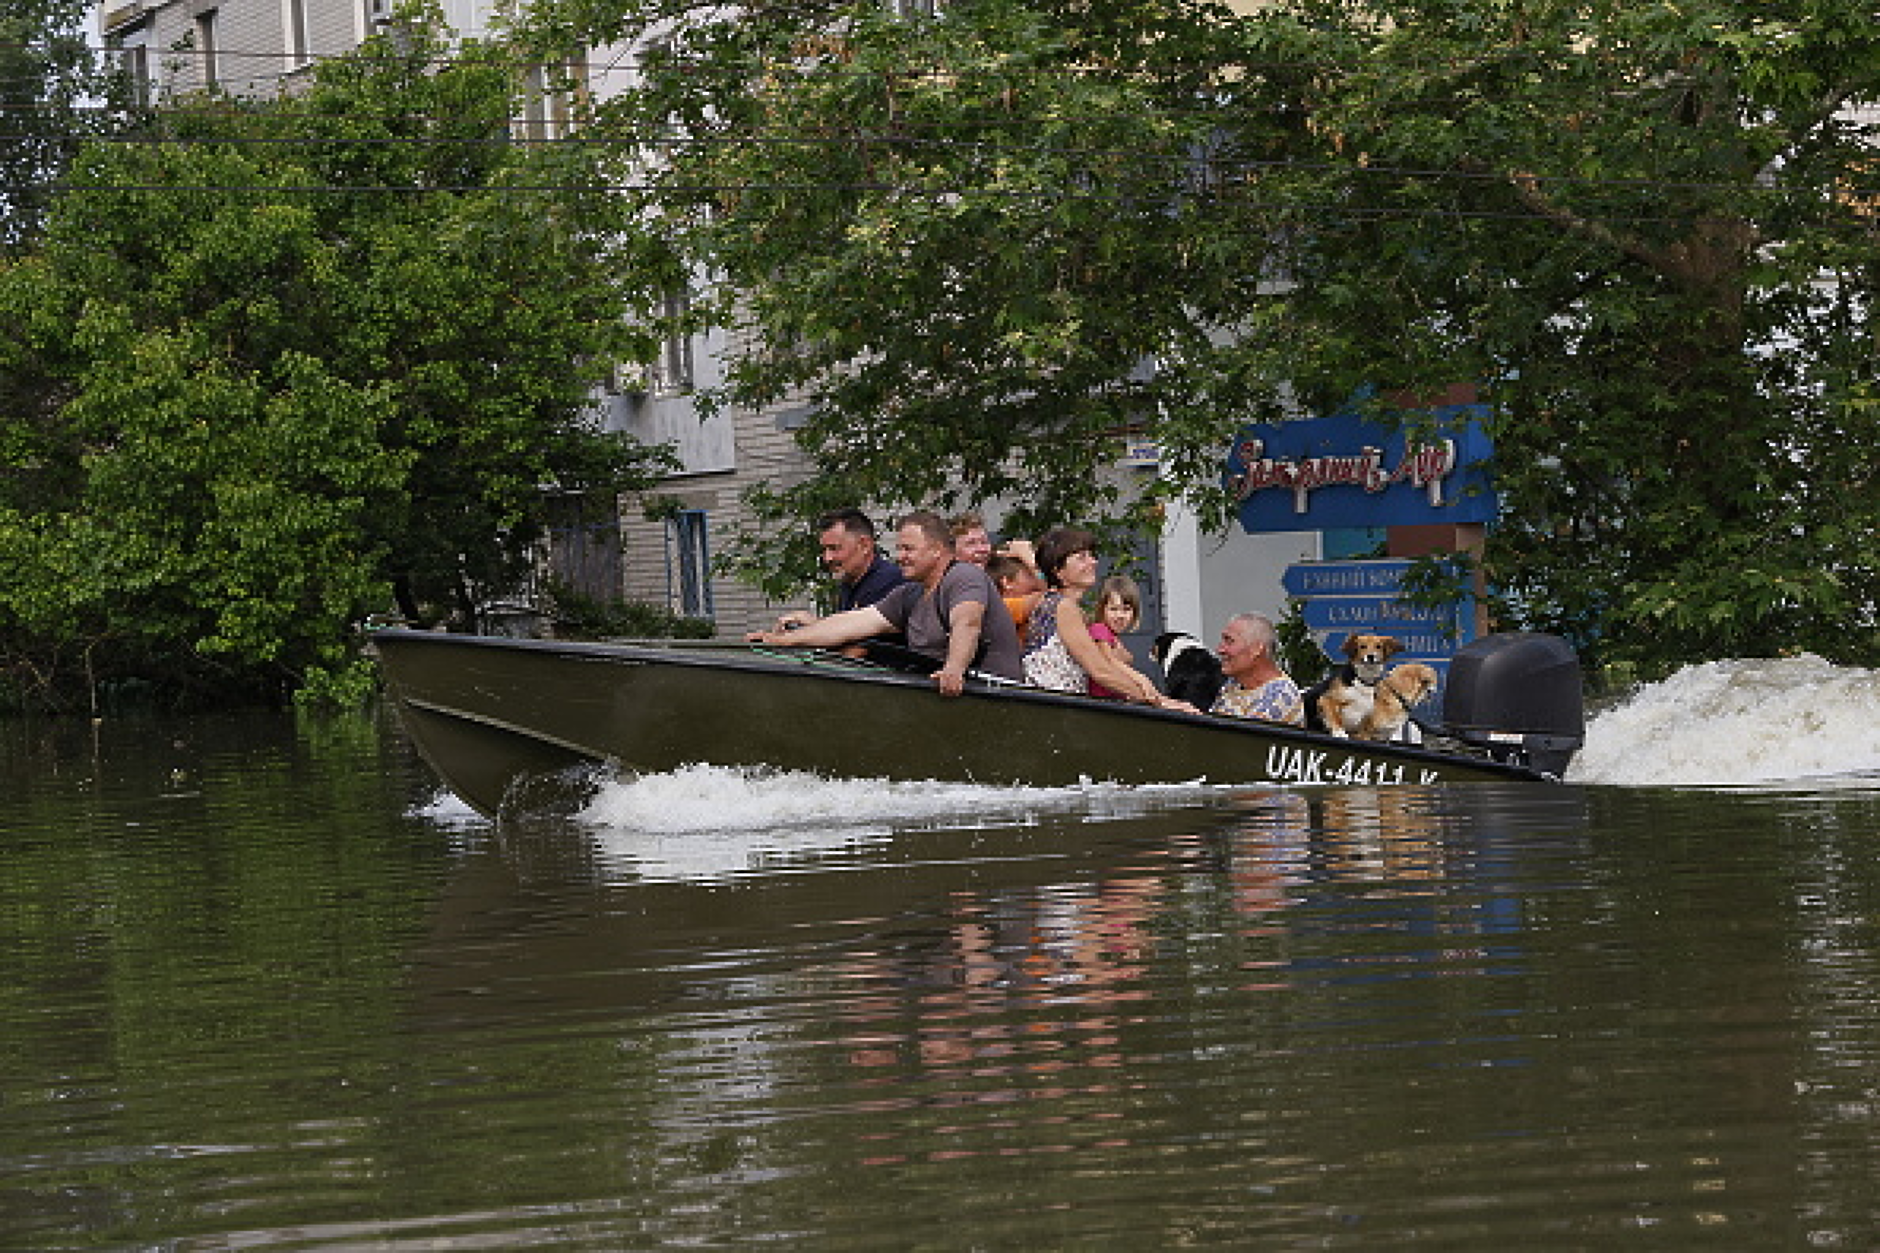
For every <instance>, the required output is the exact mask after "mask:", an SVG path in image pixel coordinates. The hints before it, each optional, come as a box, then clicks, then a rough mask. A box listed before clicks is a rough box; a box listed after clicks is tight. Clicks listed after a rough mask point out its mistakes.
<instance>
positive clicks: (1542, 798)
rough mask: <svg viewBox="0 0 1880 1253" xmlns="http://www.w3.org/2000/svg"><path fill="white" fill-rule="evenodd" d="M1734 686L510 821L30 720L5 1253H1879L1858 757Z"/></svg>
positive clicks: (15, 786)
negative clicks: (1700, 700) (1162, 763)
mask: <svg viewBox="0 0 1880 1253" xmlns="http://www.w3.org/2000/svg"><path fill="white" fill-rule="evenodd" d="M1737 677H1739V678H1740V677H1741V676H1737ZM1770 682H1772V683H1774V684H1776V685H1777V687H1778V688H1779V690H1780V694H1785V695H1789V696H1795V695H1799V694H1800V693H1801V690H1802V688H1803V687H1807V691H1809V692H1814V691H1816V690H1817V688H1818V687H1819V685H1821V684H1824V683H1825V684H1829V685H1835V684H1841V685H1845V684H1849V683H1852V684H1854V685H1856V686H1858V685H1860V684H1862V683H1864V684H1865V687H1864V688H1862V689H1861V690H1863V691H1870V690H1871V689H1872V687H1873V676H1871V675H1866V674H1860V673H1856V672H1848V671H1840V672H1834V673H1830V674H1827V675H1826V676H1823V675H1821V674H1817V673H1810V674H1800V673H1782V674H1778V675H1777V676H1776V677H1775V678H1773V679H1771V680H1770ZM1807 685H1815V686H1807ZM1720 686H1731V685H1729V684H1723V685H1720ZM1734 686H1737V687H1740V686H1742V685H1741V684H1740V683H1739V684H1736V685H1734ZM1767 695H1768V693H1767V691H1765V692H1764V696H1765V697H1767ZM1684 699H1686V700H1688V699H1689V698H1688V697H1685V698H1684ZM1795 703H1797V704H1800V702H1799V701H1798V702H1795ZM1760 708H1761V711H1762V713H1761V715H1760V717H1761V721H1759V722H1757V723H1755V724H1754V725H1753V726H1752V725H1751V724H1749V723H1744V724H1741V727H1742V729H1743V733H1744V734H1746V735H1750V734H1752V733H1753V739H1742V740H1737V739H1732V738H1730V735H1724V736H1721V737H1718V738H1717V740H1716V744H1715V747H1714V748H1713V750H1712V756H1711V759H1710V761H1709V762H1708V763H1707V766H1704V767H1694V766H1692V765H1691V763H1690V762H1689V760H1688V758H1689V757H1690V754H1691V751H1692V750H1691V748H1690V745H1689V743H1688V742H1684V741H1680V742H1677V743H1676V744H1673V743H1672V742H1671V741H1672V740H1673V739H1675V737H1668V736H1667V735H1666V733H1665V732H1664V730H1663V729H1662V726H1661V725H1660V724H1659V723H1657V722H1654V721H1653V720H1652V718H1651V717H1649V716H1646V715H1647V714H1648V713H1649V712H1650V711H1642V710H1640V709H1637V708H1633V709H1630V710H1627V711H1619V714H1618V715H1617V716H1616V718H1615V721H1613V722H1611V723H1608V724H1607V727H1608V728H1609V730H1608V734H1607V736H1606V738H1605V739H1604V740H1603V741H1602V740H1601V739H1600V737H1598V736H1595V746H1594V750H1589V760H1590V761H1591V762H1592V763H1593V764H1592V765H1591V767H1589V768H1590V769H1591V770H1593V771H1595V772H1596V773H1595V774H1594V776H1593V777H1592V778H1591V779H1584V778H1583V781H1581V782H1578V783H1575V784H1573V785H1569V786H1542V785H1513V786H1502V785H1477V786H1457V787H1450V788H1442V789H1416V788H1402V789H1371V788H1315V789H1266V790H1247V789H1225V788H1208V787H1200V786H1194V787H1178V788H1166V789H1115V788H1105V787H1096V786H1092V787H1085V788H1072V789H1053V790H1040V789H993V788H974V787H959V786H940V785H898V784H886V783H880V782H869V781H843V780H825V779H816V778H812V777H807V776H796V777H781V778H780V777H766V776H762V775H754V774H750V773H737V772H729V771H716V770H709V769H703V768H697V769H692V770H686V771H679V772H675V773H673V774H668V775H659V776H653V777H649V778H643V779H632V780H606V781H601V782H600V783H598V785H596V786H595V787H593V788H591V789H564V790H563V791H561V792H559V793H557V794H554V795H545V796H544V797H543V798H541V800H540V803H539V804H535V805H532V806H530V807H529V809H528V812H526V813H523V814H521V815H518V816H514V817H511V818H508V819H505V820H504V822H502V823H501V824H492V823H489V822H486V821H484V820H482V819H480V818H477V817H476V816H475V815H473V814H472V813H471V812H470V811H469V810H468V809H467V808H465V807H464V806H462V805H461V803H459V802H456V801H455V800H454V799H453V798H450V797H448V796H447V795H440V794H439V793H438V790H437V788H436V785H435V784H434V782H433V781H432V779H431V777H430V776H429V774H428V773H427V771H426V770H425V769H424V767H423V766H422V764H421V763H419V762H418V761H417V760H416V759H415V757H414V755H413V754H412V753H411V752H410V750H409V749H408V748H407V746H406V744H405V742H404V739H403V737H402V735H401V734H400V732H399V731H398V729H397V727H396V725H395V724H394V723H392V722H390V721H389V720H386V719H384V718H382V717H377V716H359V717H352V718H342V719H332V720H320V719H301V720H295V719H294V718H292V717H287V716H279V717H267V716H252V717H229V718H204V719H191V720H180V721H168V722H154V721H153V722H134V721H123V722H110V723H106V724H104V725H103V726H101V727H98V728H96V729H94V728H92V727H90V726H88V725H84V724H79V723H69V724H67V723H61V724H11V725H7V726H4V727H0V746H4V757H3V758H0V776H3V778H4V784H5V788H6V793H5V795H6V801H5V808H4V810H0V815H4V816H3V817H0V859H3V864H4V870H3V873H0V941H3V944H0V1024H3V1025H0V1109H3V1110H4V1118H0V1246H5V1247H9V1248H33V1249H61V1248H162V1249H176V1250H194V1249H224V1248H259V1247H265V1248H300V1249H472V1248H476V1249H483V1248H519V1247H531V1246H555V1247H575V1248H594V1249H619V1248H645V1247H653V1246H663V1245H703V1246H707V1247H722V1246H740V1245H747V1244H760V1243H761V1244H782V1245H784V1246H786V1247H807V1248H819V1249H829V1248H856V1249H862V1248H870V1249H872V1248H882V1247H899V1248H934V1249H964V1248H1021V1247H1034V1248H1036V1247H1112V1246H1115V1247H1134V1248H1143V1247H1163V1246H1169V1245H1177V1244H1191V1245H1219V1246H1225V1245H1238V1246H1241V1247H1270V1248H1307V1247H1310V1248H1327V1247H1331V1248H1350V1249H1372V1248H1402V1247H1411V1246H1415V1247H1428V1248H1442V1249H1456V1248H1482V1249H1490V1248H1494V1249H1503V1248H1506V1247H1508V1246H1509V1245H1510V1244H1511V1243H1516V1242H1519V1243H1525V1244H1528V1245H1533V1246H1537V1247H1543V1248H1585V1247H1597V1246H1604V1245H1606V1244H1609V1243H1615V1242H1619V1241H1624V1242H1627V1243H1628V1244H1631V1245H1634V1246H1641V1247H1655V1248H1656V1247H1692V1248H1698V1247H1702V1248H1748V1247H1800V1246H1807V1247H1827V1248H1866V1247H1872V1245H1873V1243H1874V1240H1875V1237H1876V1234H1877V1233H1880V1200H1877V1199H1876V1198H1875V1196H1874V1190H1873V1187H1872V1180H1873V1179H1874V1177H1875V1176H1876V1175H1877V1174H1880V1104H1877V1103H1880V1023H1877V1022H1876V1018H1877V1017H1880V925H1877V922H1880V868H1877V866H1880V859H1877V858H1876V856H1875V852H1876V848H1877V847H1880V775H1876V774H1875V773H1873V772H1875V771H1876V770H1880V743H1877V742H1876V741H1875V739H1874V738H1873V736H1874V733H1873V732H1872V731H1866V732H1865V735H1866V737H1867V738H1866V739H1865V740H1864V741H1860V742H1857V743H1855V744H1854V745H1853V746H1852V747H1851V748H1849V747H1848V746H1847V740H1848V738H1849V736H1850V735H1853V736H1855V737H1858V736H1859V735H1860V734H1861V732H1860V731H1858V730H1854V731H1850V730H1848V729H1847V728H1845V727H1840V728H1837V727H1830V728H1828V732H1829V733H1830V734H1831V736H1833V737H1836V742H1837V743H1840V744H1841V745H1842V747H1843V749H1844V750H1845V751H1844V752H1843V754H1842V755H1841V756H1840V757H1838V758H1837V759H1835V760H1833V761H1830V762H1826V763H1825V765H1824V763H1823V762H1821V761H1818V760H1816V757H1817V756H1819V754H1816V753H1815V747H1814V746H1813V745H1812V744H1811V743H1810V742H1809V741H1808V734H1809V733H1808V731H1807V729H1806V728H1805V727H1802V726H1800V724H1799V723H1798V724H1795V725H1789V724H1784V723H1780V722H1779V720H1778V724H1777V725H1773V726H1772V725H1771V723H1770V719H1769V716H1768V711H1769V710H1770V709H1771V708H1772V706H1771V704H1770V703H1769V701H1768V700H1767V699H1765V700H1764V701H1763V702H1762V704H1761V706H1760ZM1809 716H1812V717H1816V718H1819V717H1820V714H1819V710H1816V711H1815V712H1814V713H1812V714H1810V715H1809ZM1849 723H1850V725H1854V726H1858V725H1859V723H1858V720H1856V719H1852V718H1850V719H1849ZM1599 729H1600V727H1599V724H1597V723H1596V725H1595V730H1596V731H1598V730H1599ZM1732 734H1734V732H1732ZM1615 736H1617V737H1620V738H1618V739H1615V738H1614V737H1615ZM1785 746H1788V747H1785ZM1654 752H1657V753H1659V754H1660V756H1659V757H1658V758H1657V759H1656V760H1657V761H1658V762H1659V766H1658V768H1657V771H1656V775H1655V777H1656V782H1657V784H1663V783H1666V782H1680V783H1684V782H1693V781H1695V782H1705V781H1714V780H1706V779H1704V778H1702V777H1701V776H1702V774H1703V769H1704V768H1708V769H1711V770H1718V769H1721V770H1723V771H1725V772H1726V773H1727V772H1729V771H1735V772H1736V775H1735V777H1736V778H1737V779H1739V780H1744V781H1748V780H1749V779H1759V780H1760V782H1759V783H1758V785H1757V786H1754V787H1735V788H1718V787H1697V786H1680V787H1668V786H1661V785H1653V778H1654V772H1653V769H1652V765H1651V763H1652V762H1653V760H1654V759H1653V758H1652V756H1651V754H1653V753H1654ZM1772 753H1774V754H1782V753H1790V754H1802V755H1800V756H1795V755H1791V756H1788V757H1783V758H1780V759H1779V760H1776V761H1775V762H1774V765H1773V767H1772V766H1771V765H1770V760H1771V754H1772ZM1863 753H1864V754H1865V756H1864V757H1863V756H1862V754H1863ZM1808 754H1814V755H1813V756H1809V755H1808ZM1752 761H1753V762H1755V763H1756V769H1755V770H1750V769H1746V768H1745V763H1750V762H1752ZM1785 763H1786V765H1787V766H1788V767H1789V771H1788V772H1789V773H1790V774H1793V775H1794V776H1796V777H1794V778H1790V779H1787V780H1786V781H1784V779H1783V778H1782V775H1783V773H1784V766H1785ZM1622 767H1623V768H1624V769H1626V770H1639V771H1642V772H1643V775H1642V777H1640V778H1637V779H1630V778H1628V779H1627V780H1625V781H1624V782H1620V781H1618V773H1617V772H1618V771H1619V770H1620V769H1621V768H1622ZM1803 776H1807V777H1803ZM1816 776H1824V777H1816Z"/></svg>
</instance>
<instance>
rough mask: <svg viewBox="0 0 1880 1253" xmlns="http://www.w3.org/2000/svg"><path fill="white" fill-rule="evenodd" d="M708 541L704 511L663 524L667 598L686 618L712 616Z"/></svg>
mask: <svg viewBox="0 0 1880 1253" xmlns="http://www.w3.org/2000/svg"><path fill="white" fill-rule="evenodd" d="M711 562H712V554H711V541H710V538H709V536H708V534H707V526H706V517H705V511H704V510H703V509H682V510H680V511H679V512H678V513H676V514H674V515H673V516H672V517H671V518H669V519H667V521H666V598H667V601H668V602H669V603H670V604H671V605H672V606H673V608H675V609H677V610H678V611H679V612H680V613H682V614H684V615H686V616H687V617H688V618H709V617H712V616H713V614H712V583H711Z"/></svg>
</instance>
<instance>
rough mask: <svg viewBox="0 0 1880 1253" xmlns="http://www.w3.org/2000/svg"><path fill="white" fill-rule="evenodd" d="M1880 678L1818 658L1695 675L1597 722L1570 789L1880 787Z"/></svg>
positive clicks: (1723, 666)
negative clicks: (1862, 784) (1820, 783)
mask: <svg viewBox="0 0 1880 1253" xmlns="http://www.w3.org/2000/svg"><path fill="white" fill-rule="evenodd" d="M1877 775H1880V672H1876V671H1873V670H1863V669H1859V668H1857V667H1852V666H1836V665H1833V664H1831V663H1829V662H1827V661H1824V660H1823V659H1821V658H1820V657H1816V656H1814V655H1812V654H1804V655H1802V656H1799V657H1781V658H1775V659H1765V660H1738V661H1711V662H1704V663H1702V664H1700V665H1693V666H1686V667H1685V668H1684V669H1682V670H1680V671H1678V673H1676V674H1674V675H1672V676H1671V677H1670V678H1669V679H1666V680H1664V681H1663V682H1661V683H1653V684H1649V685H1647V686H1645V687H1642V688H1640V689H1639V690H1638V691H1637V692H1635V693H1633V694H1632V696H1630V697H1629V698H1628V699H1627V700H1625V701H1624V702H1623V703H1622V704H1619V705H1617V706H1615V707H1613V708H1611V709H1608V710H1605V711H1604V712H1601V713H1599V714H1597V715H1596V716H1595V717H1593V719H1592V720H1591V722H1590V724H1589V725H1588V727H1587V735H1586V747H1585V748H1583V749H1582V750H1581V751H1580V754H1579V756H1578V757H1576V758H1575V759H1574V762H1573V765H1572V767H1571V768H1570V769H1569V770H1568V772H1567V778H1568V781H1569V782H1575V783H1614V784H1622V785H1631V786H1654V785H1658V786H1721V787H1729V786H1763V785H1769V784H1781V783H1801V782H1805V781H1823V782H1826V781H1834V780H1839V781H1865V782H1869V783H1873V782H1880V777H1875V776H1877Z"/></svg>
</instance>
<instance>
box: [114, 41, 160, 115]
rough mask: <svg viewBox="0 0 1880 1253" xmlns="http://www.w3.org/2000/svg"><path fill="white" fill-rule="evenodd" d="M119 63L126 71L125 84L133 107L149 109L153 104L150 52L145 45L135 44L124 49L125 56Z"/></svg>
mask: <svg viewBox="0 0 1880 1253" xmlns="http://www.w3.org/2000/svg"><path fill="white" fill-rule="evenodd" d="M118 63H119V64H120V65H121V66H122V67H123V69H124V82H125V85H126V86H127V87H129V89H130V102H131V107H133V108H137V109H148V108H149V107H150V105H151V102H152V96H151V92H150V50H149V49H148V48H147V47H145V46H144V45H143V44H133V45H131V46H130V47H128V48H125V49H124V55H123V56H122V57H120V58H119V61H118Z"/></svg>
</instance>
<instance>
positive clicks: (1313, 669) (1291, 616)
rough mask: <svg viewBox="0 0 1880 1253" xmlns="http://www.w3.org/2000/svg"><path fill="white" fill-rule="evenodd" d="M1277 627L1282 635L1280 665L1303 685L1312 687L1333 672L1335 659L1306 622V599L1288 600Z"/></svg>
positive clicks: (1274, 627)
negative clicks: (1332, 658) (1326, 652)
mask: <svg viewBox="0 0 1880 1253" xmlns="http://www.w3.org/2000/svg"><path fill="white" fill-rule="evenodd" d="M1273 629H1274V630H1275V631H1276V632H1277V633H1278V635H1279V657H1278V658H1277V660H1278V662H1279V668H1280V669H1281V670H1284V671H1285V672H1286V673H1287V675H1289V676H1290V677H1291V678H1292V681H1293V682H1294V683H1297V684H1298V685H1299V686H1300V687H1301V688H1307V687H1311V686H1312V685H1313V684H1314V683H1317V682H1318V681H1319V680H1320V679H1322V678H1324V677H1325V676H1326V674H1328V673H1329V672H1330V671H1331V668H1332V666H1331V661H1330V659H1328V658H1327V657H1326V656H1325V650H1324V649H1323V648H1321V647H1320V646H1319V641H1318V639H1317V638H1316V637H1315V636H1314V635H1313V634H1312V628H1311V627H1308V626H1307V625H1306V618H1305V602H1304V601H1302V600H1288V601H1287V602H1286V612H1285V614H1284V615H1282V616H1281V618H1280V620H1279V621H1278V622H1275V623H1274V624H1273Z"/></svg>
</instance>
